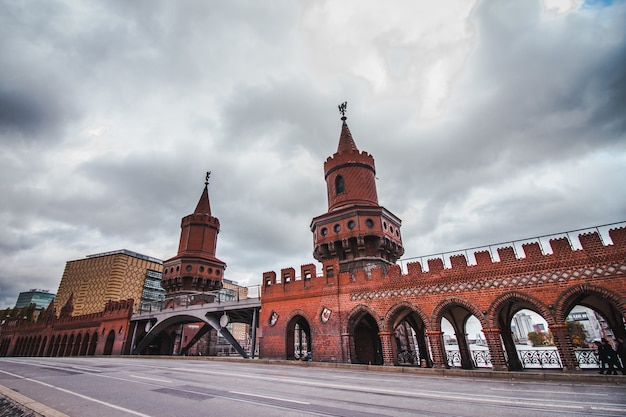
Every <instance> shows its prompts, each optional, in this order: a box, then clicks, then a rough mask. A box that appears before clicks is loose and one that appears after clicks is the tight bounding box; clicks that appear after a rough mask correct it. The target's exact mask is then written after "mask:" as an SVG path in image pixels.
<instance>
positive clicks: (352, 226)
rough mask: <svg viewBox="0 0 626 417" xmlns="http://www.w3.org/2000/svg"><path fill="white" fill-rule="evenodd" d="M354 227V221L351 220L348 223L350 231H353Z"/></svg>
mask: <svg viewBox="0 0 626 417" xmlns="http://www.w3.org/2000/svg"><path fill="white" fill-rule="evenodd" d="M354 226H355V223H354V220H350V221H349V222H348V229H350V230H352V229H354Z"/></svg>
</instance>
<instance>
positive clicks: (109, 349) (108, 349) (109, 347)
mask: <svg viewBox="0 0 626 417" xmlns="http://www.w3.org/2000/svg"><path fill="white" fill-rule="evenodd" d="M114 343H115V331H113V330H111V331H109V334H108V336H107V340H106V342H105V343H104V353H103V354H104V355H111V354H112V353H113V344H114Z"/></svg>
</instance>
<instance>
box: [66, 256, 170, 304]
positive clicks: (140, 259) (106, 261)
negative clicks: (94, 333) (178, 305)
mask: <svg viewBox="0 0 626 417" xmlns="http://www.w3.org/2000/svg"><path fill="white" fill-rule="evenodd" d="M162 272H163V262H162V261H161V260H159V259H156V258H153V257H150V256H146V255H142V254H139V253H136V252H133V251H129V250H127V249H120V250H116V251H112V252H105V253H98V254H94V255H88V256H87V257H86V258H85V259H79V260H74V261H69V262H67V264H66V265H65V271H64V272H63V277H62V278H61V282H60V284H59V289H58V291H57V295H56V304H57V305H61V306H62V305H65V304H66V303H67V301H68V300H69V299H70V297H72V298H73V304H74V312H73V315H76V316H80V315H83V314H93V313H98V312H101V311H102V308H103V307H104V305H105V304H106V303H107V302H109V301H121V300H126V299H133V300H137V302H136V303H135V304H134V309H135V310H136V311H138V310H139V308H140V306H141V303H147V302H149V301H150V300H151V299H154V300H158V299H159V297H160V291H159V289H158V288H157V287H156V285H153V284H154V283H155V282H156V281H157V280H159V277H160V275H161V274H162ZM146 285H148V287H146ZM140 300H141V302H140Z"/></svg>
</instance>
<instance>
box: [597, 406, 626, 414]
mask: <svg viewBox="0 0 626 417" xmlns="http://www.w3.org/2000/svg"><path fill="white" fill-rule="evenodd" d="M589 408H591V409H592V410H600V411H611V412H615V411H617V412H620V413H623V412H624V409H623V408H612V407H594V406H591V407H589Z"/></svg>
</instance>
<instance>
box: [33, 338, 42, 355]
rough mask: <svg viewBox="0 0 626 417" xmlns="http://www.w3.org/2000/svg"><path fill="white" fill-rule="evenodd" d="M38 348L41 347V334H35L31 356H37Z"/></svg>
mask: <svg viewBox="0 0 626 417" xmlns="http://www.w3.org/2000/svg"><path fill="white" fill-rule="evenodd" d="M39 349H41V336H37V338H36V339H35V348H34V349H33V352H32V354H31V356H38V355H39Z"/></svg>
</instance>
